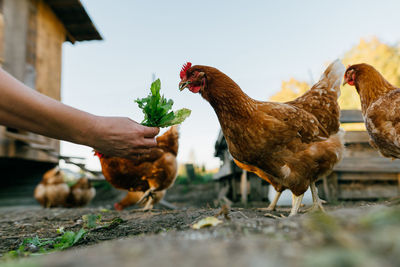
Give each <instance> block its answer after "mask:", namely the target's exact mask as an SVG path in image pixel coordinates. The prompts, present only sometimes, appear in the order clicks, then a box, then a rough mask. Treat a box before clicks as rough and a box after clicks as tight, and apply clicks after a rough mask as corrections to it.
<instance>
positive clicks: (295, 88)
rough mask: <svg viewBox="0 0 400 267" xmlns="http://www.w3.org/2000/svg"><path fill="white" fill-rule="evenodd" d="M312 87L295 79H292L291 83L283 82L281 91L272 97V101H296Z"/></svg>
mask: <svg viewBox="0 0 400 267" xmlns="http://www.w3.org/2000/svg"><path fill="white" fill-rule="evenodd" d="M308 89H310V85H309V84H308V83H306V82H301V81H298V80H296V79H295V78H290V80H289V81H282V86H281V90H280V91H279V92H278V93H276V94H275V95H273V96H271V97H270V100H271V101H275V102H286V101H290V100H292V99H295V98H296V97H298V96H301V95H302V94H304V93H305V92H306V91H307V90H308Z"/></svg>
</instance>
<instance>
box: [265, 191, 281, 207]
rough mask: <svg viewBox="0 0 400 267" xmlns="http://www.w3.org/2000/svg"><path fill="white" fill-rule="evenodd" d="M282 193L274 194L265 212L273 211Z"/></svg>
mask: <svg viewBox="0 0 400 267" xmlns="http://www.w3.org/2000/svg"><path fill="white" fill-rule="evenodd" d="M281 194H282V192H276V194H275V197H274V199H273V200H272V202H271V203H270V204H269V206H268V207H267V209H266V210H267V211H274V210H275V207H276V204H277V203H278V200H279V198H280V197H281Z"/></svg>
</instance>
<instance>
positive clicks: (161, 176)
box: [97, 126, 179, 204]
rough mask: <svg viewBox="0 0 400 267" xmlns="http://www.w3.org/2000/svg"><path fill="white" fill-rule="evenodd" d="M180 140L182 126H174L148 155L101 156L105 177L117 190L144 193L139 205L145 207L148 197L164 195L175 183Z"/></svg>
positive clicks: (159, 139)
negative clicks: (157, 194) (126, 156)
mask: <svg viewBox="0 0 400 267" xmlns="http://www.w3.org/2000/svg"><path fill="white" fill-rule="evenodd" d="M178 138H179V132H178V126H172V127H171V128H170V129H169V130H168V131H166V132H165V133H164V134H163V135H161V136H159V137H157V147H155V148H151V149H150V152H149V153H148V154H143V155H138V156H136V157H135V158H131V159H125V158H118V157H107V156H106V155H101V154H99V153H97V155H98V156H99V158H100V163H101V167H102V171H103V174H104V177H105V178H106V180H107V181H108V182H109V183H111V184H112V185H113V186H114V187H116V188H119V189H123V190H128V191H130V192H142V193H143V194H142V195H141V197H140V199H139V200H138V201H137V202H136V203H137V204H142V203H144V200H145V199H147V198H148V197H151V198H155V197H156V196H155V195H154V194H153V192H159V191H164V190H166V189H168V188H169V187H171V186H172V185H173V183H174V181H175V178H176V174H177V162H176V156H177V154H178ZM151 203H153V202H151Z"/></svg>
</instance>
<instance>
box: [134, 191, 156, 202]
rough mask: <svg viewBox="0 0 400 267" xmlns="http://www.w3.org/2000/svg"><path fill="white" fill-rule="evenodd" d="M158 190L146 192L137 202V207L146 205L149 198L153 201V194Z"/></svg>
mask: <svg viewBox="0 0 400 267" xmlns="http://www.w3.org/2000/svg"><path fill="white" fill-rule="evenodd" d="M154 190H156V189H155V188H150V189H148V190H147V191H146V192H144V194H143V196H142V197H141V198H140V199H139V200H138V202H136V204H137V205H141V204H144V202H145V200H146V199H147V198H151V199H153V192H154ZM149 200H150V199H149Z"/></svg>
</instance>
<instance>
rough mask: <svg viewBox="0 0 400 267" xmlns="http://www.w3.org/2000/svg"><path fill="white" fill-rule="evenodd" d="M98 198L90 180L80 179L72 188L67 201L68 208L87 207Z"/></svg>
mask: <svg viewBox="0 0 400 267" xmlns="http://www.w3.org/2000/svg"><path fill="white" fill-rule="evenodd" d="M95 196H96V190H95V189H94V188H93V187H92V185H91V183H90V181H89V179H87V178H85V177H83V178H80V179H79V180H78V181H77V182H76V183H75V184H74V185H73V186H71V188H70V194H69V196H68V199H67V206H68V207H83V206H85V205H87V204H88V203H89V202H90V201H91V200H92V199H93V198H94V197H95Z"/></svg>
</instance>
